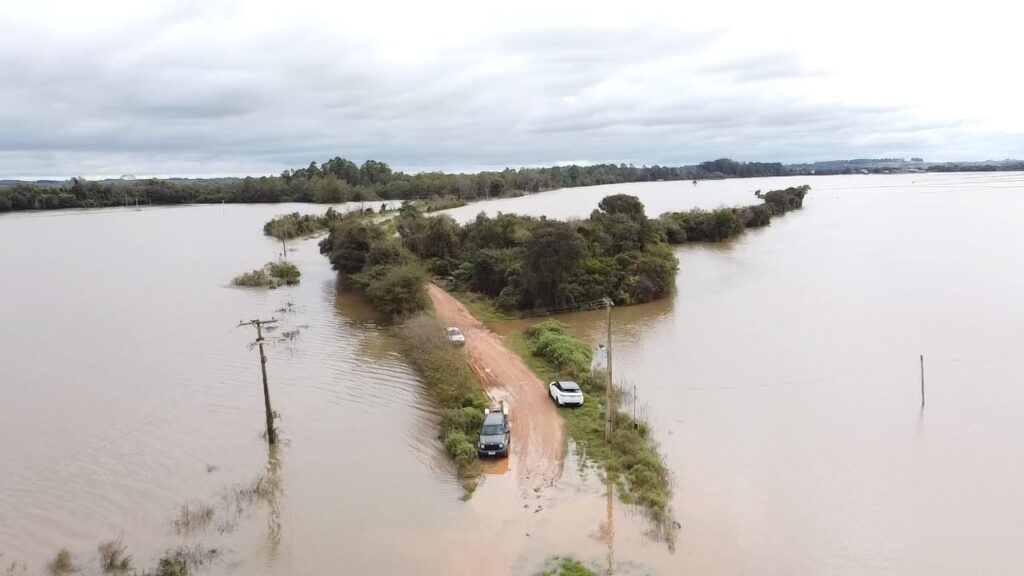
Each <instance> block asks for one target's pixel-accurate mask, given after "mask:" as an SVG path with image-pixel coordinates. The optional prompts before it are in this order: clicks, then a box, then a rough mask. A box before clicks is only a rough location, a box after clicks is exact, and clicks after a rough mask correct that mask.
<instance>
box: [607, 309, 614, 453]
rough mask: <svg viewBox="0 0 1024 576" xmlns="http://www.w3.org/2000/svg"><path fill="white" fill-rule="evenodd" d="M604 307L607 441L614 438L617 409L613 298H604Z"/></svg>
mask: <svg viewBox="0 0 1024 576" xmlns="http://www.w3.org/2000/svg"><path fill="white" fill-rule="evenodd" d="M604 307H605V310H607V330H608V335H607V340H608V358H607V366H606V368H607V369H608V387H607V388H606V390H605V392H606V393H605V396H606V398H605V406H606V409H607V414H606V415H605V418H606V421H605V428H604V439H605V441H606V442H611V440H612V418H614V415H615V411H614V410H613V409H612V403H613V402H615V385H614V384H613V383H612V382H613V380H612V300H611V298H605V299H604Z"/></svg>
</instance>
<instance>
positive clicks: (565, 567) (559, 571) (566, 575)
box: [537, 556, 597, 576]
mask: <svg viewBox="0 0 1024 576" xmlns="http://www.w3.org/2000/svg"><path fill="white" fill-rule="evenodd" d="M537 576H597V572H594V571H593V570H591V569H590V568H587V567H586V566H585V565H584V564H583V563H582V562H580V561H579V560H573V559H572V558H559V557H557V556H555V557H554V558H552V559H551V560H548V563H547V566H546V567H545V569H544V571H543V572H540V573H539V574H537Z"/></svg>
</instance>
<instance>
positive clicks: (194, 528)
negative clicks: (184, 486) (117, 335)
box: [174, 502, 214, 535]
mask: <svg viewBox="0 0 1024 576" xmlns="http://www.w3.org/2000/svg"><path fill="white" fill-rule="evenodd" d="M213 514H214V510H213V506H210V505H209V504H203V503H201V502H185V503H184V504H182V505H181V510H180V511H179V512H178V517H177V518H175V519H174V531H175V532H177V533H178V534H179V535H183V534H184V535H187V534H192V533H194V532H198V531H199V530H202V529H203V528H206V526H207V525H209V524H210V521H211V520H213Z"/></svg>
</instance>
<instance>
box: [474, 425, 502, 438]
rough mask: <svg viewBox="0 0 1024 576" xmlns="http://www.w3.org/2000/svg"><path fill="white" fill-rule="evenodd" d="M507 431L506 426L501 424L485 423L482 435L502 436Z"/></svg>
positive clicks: (481, 431)
mask: <svg viewBox="0 0 1024 576" xmlns="http://www.w3.org/2000/svg"><path fill="white" fill-rule="evenodd" d="M504 433H505V427H504V426H502V425H501V424H485V425H484V427H483V428H482V429H481V430H480V435H481V436H500V435H502V434H504Z"/></svg>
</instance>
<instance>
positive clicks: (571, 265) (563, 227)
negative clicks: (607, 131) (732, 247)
mask: <svg viewBox="0 0 1024 576" xmlns="http://www.w3.org/2000/svg"><path fill="white" fill-rule="evenodd" d="M808 189H809V188H808V187H807V186H800V187H795V188H787V189H785V190H776V191H772V192H768V193H766V194H760V193H758V196H759V197H760V198H761V200H762V203H761V204H758V205H754V206H749V207H745V208H721V209H718V210H714V211H704V210H692V211H689V212H672V213H668V214H664V215H662V216H661V217H659V218H656V219H652V218H649V217H648V216H647V215H646V213H645V211H644V205H643V204H642V203H641V202H640V200H639V199H637V198H636V197H635V196H629V195H626V194H616V195H612V196H607V197H605V198H604V199H603V200H601V202H600V204H599V205H598V209H597V210H594V211H593V212H592V213H591V215H590V217H589V218H587V219H586V220H573V221H567V222H563V221H557V220H548V219H546V218H534V217H531V216H520V215H515V214H498V215H497V216H494V217H491V216H487V215H486V214H480V215H479V216H477V217H476V219H475V220H473V221H471V222H468V223H466V224H462V225H460V224H458V223H457V222H456V221H455V220H454V219H452V218H451V217H450V216H447V215H440V216H426V215H424V214H423V213H422V212H421V211H420V210H419V209H418V208H416V207H415V206H414V205H411V204H410V205H406V206H403V207H402V209H401V210H400V211H399V215H398V217H397V218H395V219H393V220H392V221H388V222H385V223H374V222H372V221H371V220H370V219H368V218H363V217H359V216H355V215H353V216H343V217H341V218H339V219H337V220H335V221H334V222H333V223H332V224H331V232H330V234H329V236H328V237H327V238H325V239H324V240H323V241H322V242H321V243H320V250H321V252H322V253H323V254H325V255H327V256H328V257H329V258H330V260H331V264H332V266H333V267H334V268H335V269H336V270H338V271H339V272H342V273H343V274H345V275H347V276H348V277H349V278H350V280H351V282H352V284H353V286H355V288H356V289H357V290H359V291H360V292H362V293H363V294H364V295H365V296H366V297H367V298H368V299H369V300H370V301H371V303H373V304H374V305H375V306H376V307H377V308H378V309H380V310H381V311H383V312H385V313H388V314H390V315H393V316H403V315H408V314H412V313H414V312H417V311H419V310H421V309H422V308H423V307H424V306H426V302H427V299H426V297H425V294H424V284H425V283H426V281H427V278H428V277H429V276H440V277H445V278H449V279H450V280H449V281H450V282H453V283H454V284H455V286H454V287H455V288H457V289H459V290H463V291H469V292H475V293H477V294H480V295H483V296H485V297H488V298H490V299H493V302H494V304H495V305H497V306H498V307H499V308H501V309H503V310H506V311H512V312H526V311H531V312H533V311H538V310H546V311H555V310H564V309H567V308H572V307H574V306H582V305H587V304H588V303H591V304H592V303H595V302H599V301H601V300H602V299H604V298H611V299H612V300H613V301H614V302H615V303H616V304H635V303H640V302H648V301H650V300H654V299H657V298H661V297H664V296H666V295H667V294H669V293H670V292H671V291H672V290H673V288H674V286H675V275H676V270H677V269H678V266H679V262H678V260H677V259H676V257H675V254H674V253H673V251H672V250H671V248H670V247H669V245H670V244H679V243H683V242H690V241H712V242H717V241H722V240H725V239H728V238H731V237H733V236H736V235H737V234H740V233H741V232H743V230H744V229H746V228H751V227H757V226H765V225H767V224H768V223H769V222H770V220H771V217H772V216H775V215H778V214H783V213H785V212H787V211H789V210H793V209H797V208H800V207H801V206H802V204H803V198H804V195H805V194H806V193H807V191H808ZM396 232H397V234H396Z"/></svg>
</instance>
